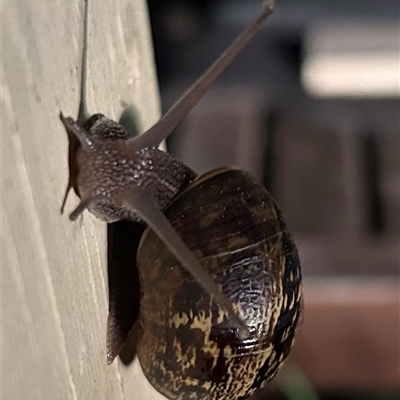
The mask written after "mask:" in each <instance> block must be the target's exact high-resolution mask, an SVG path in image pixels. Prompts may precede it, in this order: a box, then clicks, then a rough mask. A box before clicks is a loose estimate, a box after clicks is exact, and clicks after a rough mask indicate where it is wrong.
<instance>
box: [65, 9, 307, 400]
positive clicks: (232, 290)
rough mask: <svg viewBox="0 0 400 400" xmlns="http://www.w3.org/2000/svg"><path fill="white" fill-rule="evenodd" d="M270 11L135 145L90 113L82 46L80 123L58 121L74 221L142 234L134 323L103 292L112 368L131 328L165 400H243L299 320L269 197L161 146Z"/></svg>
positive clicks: (294, 262) (288, 247)
mask: <svg viewBox="0 0 400 400" xmlns="http://www.w3.org/2000/svg"><path fill="white" fill-rule="evenodd" d="M85 4H86V8H85V38H86V39H85V40H87V36H88V34H87V16H88V6H87V4H88V3H87V1H86V3H85ZM272 10H273V7H272V6H271V5H270V4H269V5H268V4H267V5H265V6H264V9H263V11H262V13H261V15H260V16H259V17H258V18H257V19H256V20H255V21H254V22H253V24H251V25H250V26H249V28H247V29H246V30H245V31H244V32H243V33H242V34H241V35H240V36H239V37H238V39H236V41H235V42H234V43H233V44H232V45H231V46H230V47H229V48H228V50H227V51H226V52H225V53H224V54H223V55H222V56H221V57H220V58H219V59H218V60H217V61H216V62H215V63H214V64H213V65H212V66H211V67H210V69H209V70H208V71H207V72H206V73H205V74H204V75H203V76H202V77H201V78H200V79H199V80H198V81H197V82H196V83H195V84H194V85H193V86H192V87H191V88H190V89H189V91H188V92H187V93H186V94H185V95H184V96H183V97H182V98H181V99H180V100H178V102H177V103H176V104H175V105H174V106H173V107H172V109H171V110H170V111H168V112H167V113H166V114H165V115H164V116H163V117H162V118H161V119H160V121H158V122H157V123H156V124H155V125H154V126H153V127H151V128H150V129H149V130H148V131H147V132H145V133H144V134H143V135H140V136H137V137H136V136H134V134H133V133H132V132H131V131H130V130H129V127H128V126H127V125H124V126H123V125H122V119H121V120H120V123H117V122H114V121H112V120H110V119H108V118H106V117H105V116H104V115H102V114H94V115H92V116H90V115H89V114H88V113H87V110H86V103H85V89H84V88H85V84H86V73H85V72H84V71H85V68H86V49H87V42H86V41H85V43H84V51H83V67H82V71H83V72H82V89H81V103H80V109H79V115H78V118H77V120H76V121H75V120H74V119H73V118H70V117H67V118H66V117H64V116H63V115H62V114H61V115H60V117H61V120H62V122H63V124H64V126H65V128H66V131H67V133H68V137H69V168H70V179H69V182H68V187H67V190H66V195H65V198H64V202H63V205H62V209H63V207H64V205H65V200H66V198H67V195H68V192H69V190H70V189H71V188H73V189H74V190H75V192H76V194H77V195H78V196H79V197H80V198H81V202H80V203H79V205H78V206H77V207H76V209H75V210H74V211H73V212H72V213H71V214H70V218H71V219H73V220H74V219H76V218H77V217H78V216H79V215H80V214H81V213H82V212H83V211H84V210H85V209H88V210H89V211H91V212H92V213H93V214H94V215H95V216H97V217H99V218H101V219H102V220H104V221H105V222H108V223H110V222H116V221H124V220H128V221H133V222H135V223H136V224H138V223H144V224H146V225H147V226H148V228H147V229H146V231H145V232H144V234H143V236H142V237H141V239H140V243H139V237H140V236H139V235H138V233H141V228H140V229H138V230H136V233H135V239H134V240H132V246H133V248H134V252H135V255H136V252H137V259H136V261H133V264H136V265H137V268H138V271H139V276H140V305H139V309H140V310H139V315H138V319H137V320H136V316H133V315H134V313H132V312H130V313H129V312H128V313H125V314H124V312H122V311H121V310H126V309H129V308H130V305H129V304H123V302H124V301H125V300H126V299H128V298H132V296H125V297H124V296H122V297H118V296H117V297H116V296H114V290H113V289H114V288H113V287H110V310H109V311H110V314H109V322H108V334H107V354H108V361H109V362H112V360H113V359H114V358H115V357H116V355H118V354H119V351H120V350H121V348H122V346H123V345H124V343H125V340H126V338H127V336H128V333H129V331H130V329H131V328H132V326H133V324H134V323H135V322H137V324H136V327H137V332H138V335H137V346H136V349H137V355H138V358H139V361H140V364H141V366H142V369H143V371H144V373H145V375H146V377H147V379H148V380H149V382H150V383H151V384H152V385H153V386H154V387H155V388H156V389H157V390H158V391H159V392H160V393H162V394H163V395H164V396H166V397H167V398H168V399H170V400H190V399H194V400H217V399H218V400H243V399H245V398H247V397H248V396H249V395H251V394H252V393H254V392H255V391H256V390H258V389H259V388H261V387H263V386H264V385H265V384H266V383H267V382H268V381H269V380H270V379H272V378H273V376H274V375H275V374H276V372H277V371H278V370H279V368H280V366H281V365H282V363H283V361H284V360H285V358H286V357H287V355H288V353H289V350H290V348H291V346H292V344H293V340H294V337H295V333H296V331H297V327H298V321H299V319H300V317H301V311H302V291H301V271H300V261H299V257H298V253H297V249H296V246H295V244H294V242H293V239H292V237H291V235H290V233H289V232H288V230H287V227H286V224H285V222H284V220H283V217H282V213H281V211H280V209H279V207H278V205H277V204H276V202H275V200H274V199H273V198H272V196H271V195H270V194H269V192H268V191H267V190H266V189H265V188H264V187H263V186H262V185H260V184H259V183H257V182H256V180H255V179H254V178H252V177H251V176H250V175H249V174H248V173H246V172H244V171H240V170H236V169H232V168H223V169H217V170H214V171H210V172H208V173H206V174H204V175H202V176H201V177H197V175H196V173H195V172H194V171H192V170H191V169H190V168H189V167H188V166H186V165H185V164H183V163H182V162H181V161H179V160H177V159H175V158H174V157H173V156H171V155H170V154H168V153H165V152H163V151H161V150H159V149H158V145H159V144H160V142H161V141H162V140H164V139H165V138H166V137H167V136H168V135H169V134H170V133H171V132H172V130H173V129H174V128H175V127H176V126H177V125H178V123H179V122H180V121H181V120H182V118H183V117H184V116H185V115H186V114H187V113H188V112H189V111H190V110H191V108H193V106H194V105H195V104H196V102H197V101H198V100H199V99H200V98H201V96H202V95H203V94H204V93H205V92H206V90H207V88H208V87H209V86H210V85H211V84H212V83H213V82H214V81H215V79H216V78H217V77H218V76H219V75H220V73H221V72H222V71H223V70H224V69H225V67H226V66H227V65H229V63H230V62H231V61H232V59H233V58H234V57H235V56H236V55H237V54H238V52H239V51H240V50H241V49H242V48H243V47H244V46H245V44H246V43H247V42H248V41H249V40H250V39H251V38H252V37H253V36H254V34H255V33H256V31H257V29H258V28H259V26H260V25H261V23H262V22H263V21H264V20H265V18H266V17H267V16H268V15H270V14H271V13H272ZM128 125H129V124H128ZM131 267H132V268H134V267H135V265H132V266H127V268H128V269H130V268H131ZM113 280H114V279H113ZM120 281H122V279H120ZM110 282H111V281H110ZM110 284H111V283H110ZM125 290H130V289H129V288H127V289H125ZM126 314H129V315H130V317H129V318H125V317H126Z"/></svg>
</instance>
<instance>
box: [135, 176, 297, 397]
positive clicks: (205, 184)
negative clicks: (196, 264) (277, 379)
mask: <svg viewBox="0 0 400 400" xmlns="http://www.w3.org/2000/svg"><path fill="white" fill-rule="evenodd" d="M165 213H166V216H167V217H168V219H169V220H170V222H171V224H172V225H173V226H174V228H175V229H176V230H177V231H178V233H179V234H180V235H181V236H182V237H183V238H185V242H186V244H187V245H188V246H189V248H190V249H191V250H192V251H193V252H194V254H195V255H196V257H197V258H198V259H199V260H200V261H201V263H202V265H203V266H204V267H205V268H206V269H207V270H208V272H209V273H210V274H211V275H212V276H213V277H214V278H215V279H216V281H217V282H218V283H219V285H220V288H221V290H222V291H223V293H224V294H225V295H226V296H227V297H228V298H229V299H230V300H231V301H232V302H233V304H234V308H235V310H237V311H238V312H239V314H240V316H241V317H242V318H243V319H244V320H245V321H246V324H247V326H248V328H249V330H250V332H251V335H250V337H249V338H247V339H245V340H241V339H240V338H239V337H238V336H237V335H236V334H235V331H234V330H233V329H231V328H230V317H229V316H228V315H227V314H226V313H225V312H224V311H223V310H221V309H220V308H219V307H218V304H216V303H215V302H213V301H212V299H210V296H209V295H208V294H206V293H205V292H204V290H203V289H202V288H201V287H200V286H199V285H198V284H197V283H196V282H195V281H194V280H193V278H192V277H191V276H190V275H189V274H188V273H187V272H186V271H184V270H183V269H182V268H181V267H180V266H179V264H178V263H177V262H176V261H175V258H174V257H173V256H172V255H171V254H170V253H169V252H168V250H167V249H166V247H165V246H164V244H163V243H162V242H161V241H160V239H159V238H158V237H157V236H156V235H155V234H154V233H153V232H152V231H150V230H147V231H146V232H145V234H144V235H143V237H142V240H141V243H140V245H139V250H138V260H137V261H138V268H139V275H140V281H141V304H140V316H139V324H140V325H139V329H140V333H139V339H138V343H137V354H138V357H139V360H140V364H141V367H142V369H143V372H144V374H145V375H146V377H147V379H148V380H149V382H150V383H151V384H152V385H153V386H154V387H155V388H156V389H157V390H158V391H159V392H160V393H162V394H163V395H164V396H165V397H167V398H168V399H171V400H189V399H196V400H217V399H219V400H239V399H246V398H247V397H248V396H249V395H251V394H252V393H254V392H255V391H257V390H258V389H260V388H261V387H263V386H264V385H265V384H266V383H267V382H268V381H269V380H270V379H272V377H273V376H274V375H275V374H276V372H277V371H278V370H279V368H280V367H281V365H282V363H283V361H284V359H285V358H286V357H287V355H288V353H289V350H290V348H291V346H292V344H293V339H294V336H295V333H296V330H297V325H298V321H299V319H300V315H301V311H302V290H301V271H300V261H299V257H298V252H297V249H296V246H295V244H294V242H293V239H292V238H291V235H290V233H289V232H288V230H287V227H286V224H285V222H284V220H283V218H282V214H281V211H280V209H279V207H278V206H277V204H276V202H275V201H274V199H273V198H272V196H271V195H270V194H269V193H268V191H267V190H266V189H265V188H264V187H262V186H261V185H259V184H258V183H257V182H256V181H255V180H254V179H253V178H252V177H251V176H250V175H249V174H247V173H245V172H243V171H240V170H235V169H221V170H216V171H212V172H210V173H208V174H206V175H205V176H202V177H200V178H199V179H198V180H196V181H194V182H193V183H192V184H190V185H189V186H188V188H187V189H186V190H185V191H184V192H183V193H181V194H180V195H179V196H178V197H177V198H176V199H175V201H174V202H173V203H172V204H171V205H170V206H169V207H168V208H167V209H166V210H165Z"/></svg>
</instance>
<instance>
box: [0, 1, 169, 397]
mask: <svg viewBox="0 0 400 400" xmlns="http://www.w3.org/2000/svg"><path fill="white" fill-rule="evenodd" d="M83 9H84V1H83V0H73V1H64V0H53V1H51V2H48V1H45V0H37V1H34V2H32V1H29V0H22V1H18V2H16V1H13V0H4V1H3V4H2V34H3V37H2V91H1V102H2V103H1V106H2V132H1V138H2V196H1V199H2V215H1V238H2V242H1V243H2V248H1V254H2V263H1V268H2V269H1V294H2V314H1V323H2V330H1V333H2V346H1V357H2V377H1V386H2V395H3V396H2V398H3V399H4V400H12V399H19V400H24V399H34V400H36V399H59V400H63V399H74V400H85V399H87V400H90V399H96V400H101V399H104V400H111V399H112V400H115V399H117V400H118V399H138V400H141V399H146V400H155V399H162V398H163V397H162V396H161V395H159V394H158V393H157V392H155V390H154V389H152V388H151V387H150V385H149V384H148V383H147V381H146V380H145V379H144V377H143V376H142V375H141V372H140V368H139V366H138V365H137V363H134V364H133V365H132V366H130V367H127V368H126V367H124V366H122V364H119V362H118V361H115V362H114V363H113V364H112V366H107V360H106V354H105V333H106V320H107V308H108V304H107V275H106V262H105V260H106V238H105V232H106V226H105V224H104V223H101V222H99V221H97V220H95V219H94V218H93V217H92V216H91V215H89V213H84V215H83V217H82V218H80V220H79V221H78V222H75V223H72V222H70V221H69V219H68V217H67V215H68V214H67V215H63V216H61V215H60V205H61V200H62V197H63V193H64V190H65V186H66V183H67V174H68V171H67V169H68V168H67V136H66V133H65V131H64V128H63V126H62V124H61V122H60V120H59V117H58V114H59V112H60V111H63V112H64V113H65V114H66V115H71V116H74V117H75V116H76V113H77V109H78V96H79V73H80V63H81V48H82V40H83V39H82V35H83ZM89 15H90V17H89V18H90V21H89V32H90V36H89V60H88V65H89V93H88V97H89V99H88V100H89V101H88V107H89V111H90V112H92V113H95V112H102V113H104V114H106V115H107V116H109V117H111V118H113V119H117V118H118V117H119V114H120V113H121V111H122V109H123V107H124V106H125V105H126V104H129V103H133V105H134V107H135V108H136V110H137V111H138V125H139V127H140V128H141V130H144V129H145V128H147V127H149V126H150V125H151V124H152V123H153V122H155V121H156V120H157V118H158V116H159V102H158V94H157V83H156V76H155V70H154V62H153V56H152V45H151V37H150V30H149V21H148V15H147V9H146V4H145V1H139V0H136V1H132V0H113V1H111V0H96V1H91V3H90V14H89ZM76 204H77V198H76V196H74V195H71V197H70V199H69V201H68V203H67V210H66V211H67V212H68V211H70V210H72V208H73V207H74V206H75V205H76Z"/></svg>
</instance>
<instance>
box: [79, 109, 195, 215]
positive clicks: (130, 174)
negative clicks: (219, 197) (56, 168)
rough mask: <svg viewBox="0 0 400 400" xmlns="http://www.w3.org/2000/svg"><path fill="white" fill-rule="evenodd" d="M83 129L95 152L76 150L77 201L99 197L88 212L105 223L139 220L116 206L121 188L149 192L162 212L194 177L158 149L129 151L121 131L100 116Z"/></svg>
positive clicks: (95, 116)
mask: <svg viewBox="0 0 400 400" xmlns="http://www.w3.org/2000/svg"><path fill="white" fill-rule="evenodd" d="M84 127H85V129H86V130H87V133H88V135H89V137H90V138H91V139H93V140H95V141H96V142H95V146H96V151H85V149H83V148H82V147H79V149H78V150H77V160H78V162H77V164H78V165H79V174H78V177H77V183H78V188H79V192H80V197H81V198H85V197H88V196H89V192H90V193H93V192H95V193H97V194H99V195H100V199H101V200H100V201H97V202H93V203H92V204H90V205H89V206H88V209H89V210H90V211H91V212H92V213H93V214H94V215H95V216H96V217H98V218H100V219H102V220H103V221H105V222H108V223H111V222H115V221H120V220H132V221H136V220H138V219H140V218H139V217H138V215H136V214H135V212H134V210H132V209H130V208H126V207H124V205H123V204H121V203H118V193H119V192H121V191H123V190H124V189H125V188H129V187H134V186H136V187H143V188H146V189H149V190H150V191H151V192H152V196H153V197H154V198H155V201H156V202H157V204H158V206H159V208H160V209H161V210H163V209H164V208H165V207H166V206H167V205H168V204H169V203H170V202H171V201H172V199H173V198H174V197H175V196H176V195H177V194H178V192H179V191H180V190H181V189H182V188H183V187H185V186H186V185H187V184H188V183H189V182H191V181H192V180H193V179H195V178H196V176H197V175H196V174H195V172H194V171H192V170H191V169H190V168H189V167H187V166H186V165H185V164H183V163H182V162H180V161H179V160H177V159H175V158H174V157H172V156H171V155H170V154H169V153H166V152H164V151H161V150H159V149H158V148H155V147H150V148H141V149H132V147H130V146H129V145H128V143H129V133H128V132H127V131H126V130H125V128H124V127H123V126H121V125H120V124H118V123H117V122H114V121H112V120H110V119H108V118H106V117H105V116H103V115H101V114H95V115H94V116H92V117H91V118H90V119H89V121H88V122H87V123H86V124H85V126H84Z"/></svg>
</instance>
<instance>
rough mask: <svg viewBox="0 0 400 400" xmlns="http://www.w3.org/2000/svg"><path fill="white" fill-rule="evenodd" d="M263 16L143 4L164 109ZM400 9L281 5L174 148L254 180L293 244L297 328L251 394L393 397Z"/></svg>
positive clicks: (225, 6) (216, 6) (233, 4)
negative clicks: (271, 375) (278, 367)
mask: <svg viewBox="0 0 400 400" xmlns="http://www.w3.org/2000/svg"><path fill="white" fill-rule="evenodd" d="M259 7H260V0H246V1H244V0H242V1H239V0H236V1H235V0H230V1H224V0H213V1H209V0H207V1H204V0H203V1H200V0H174V1H169V0H162V1H161V0H150V1H149V9H150V17H151V22H152V29H153V37H154V45H155V55H156V62H157V70H158V78H159V85H160V90H161V96H162V105H163V109H164V111H165V110H166V109H167V108H168V107H169V106H170V105H171V104H172V103H173V102H174V100H176V99H177V98H178V97H179V95H180V94H182V92H183V91H184V90H185V89H187V88H188V87H189V85H190V84H191V83H192V82H193V81H194V80H195V79H196V78H197V77H198V76H199V75H200V74H201V73H202V72H203V71H204V70H205V69H206V68H207V67H208V66H209V65H210V63H211V62H212V61H214V60H215V59H216V58H217V57H218V55H219V54H220V53H221V52H222V51H223V50H224V49H225V47H226V46H227V45H228V44H229V43H230V42H231V40H232V39H233V38H234V37H235V36H236V35H237V34H238V33H239V32H240V31H241V30H242V29H243V28H244V27H245V26H246V25H247V24H248V23H249V22H250V21H251V20H252V19H253V18H254V17H255V16H256V15H257V14H258V12H259ZM399 14H400V13H399V2H398V1H395V0H383V1H382V0H379V1H378V0H364V1H346V0H338V1H334V2H332V1H327V0H308V1H294V0H280V1H277V7H276V11H275V13H274V15H273V16H272V18H271V19H270V20H269V21H268V22H267V23H266V24H265V26H264V27H263V28H262V30H261V32H260V34H259V35H258V36H257V37H256V38H255V39H254V40H253V42H252V43H251V45H249V46H248V48H247V49H245V51H244V52H243V53H242V54H241V55H240V56H239V58H238V59H237V60H236V61H235V62H234V64H232V66H231V67H230V68H229V69H228V70H227V71H226V72H225V73H224V74H223V76H222V77H221V78H220V79H219V80H218V82H217V84H216V85H215V86H214V88H213V89H212V90H211V91H210V92H209V93H208V94H207V95H206V96H205V98H204V99H203V100H202V101H201V103H200V104H199V105H198V106H197V107H196V108H195V110H194V111H193V112H192V113H191V114H190V116H189V117H188V118H187V119H186V120H185V122H184V123H183V124H182V126H181V127H180V128H179V129H178V130H177V132H176V133H175V134H174V135H173V137H172V138H171V140H170V141H169V142H168V148H169V151H171V152H172V153H174V154H176V155H177V156H178V157H179V158H180V159H183V160H184V161H185V162H186V163H187V164H188V165H189V166H191V167H192V168H194V169H195V170H196V171H197V172H199V173H202V172H204V171H207V170H209V169H212V168H215V167H218V166H221V165H234V166H238V167H241V168H244V169H247V170H250V171H252V172H253V173H254V174H255V175H256V176H257V178H258V179H259V180H260V181H261V182H263V184H264V185H265V186H266V187H267V188H268V189H269V190H271V191H272V193H273V194H274V196H275V197H276V198H277V199H278V201H279V203H280V204H281V206H282V208H283V211H284V213H285V215H286V219H287V222H288V224H289V226H290V227H291V229H292V231H293V233H294V236H295V238H297V242H298V246H299V251H300V255H301V258H302V264H303V272H304V283H305V298H306V304H305V307H306V308H305V318H304V323H303V328H302V330H301V333H300V335H299V339H298V342H297V345H296V346H295V350H294V352H293V355H292V357H291V358H290V361H289V362H288V363H287V367H285V368H284V369H283V371H282V372H281V373H280V374H279V376H278V377H277V379H276V380H275V382H274V383H273V384H272V385H271V386H270V387H268V388H267V390H266V391H265V393H263V394H260V395H259V396H258V397H257V399H265V398H268V399H309V400H312V399H318V398H319V399H326V400H334V399H343V400H346V399H360V400H361V399H395V398H396V399H397V398H399V395H400V391H399V390H400V389H399V388H400V383H399V380H400V366H399V358H400V355H399V354H400V352H399V331H400V311H399V217H400V215H399V209H400V206H399V204H400V200H399V199H400V174H399V152H400V136H399V135H400V127H399V124H400V122H399V106H400V103H399V98H400V83H399V71H400V66H399V63H400V61H399V46H400V43H399V40H400V39H399V38H400V30H399V16H400V15H399ZM296 385H297V386H296Z"/></svg>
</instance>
